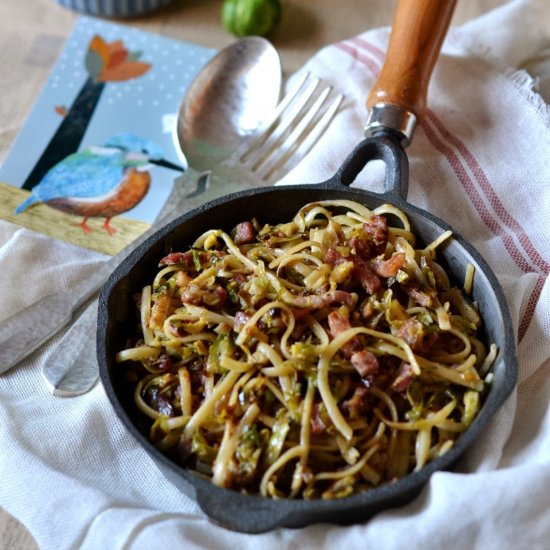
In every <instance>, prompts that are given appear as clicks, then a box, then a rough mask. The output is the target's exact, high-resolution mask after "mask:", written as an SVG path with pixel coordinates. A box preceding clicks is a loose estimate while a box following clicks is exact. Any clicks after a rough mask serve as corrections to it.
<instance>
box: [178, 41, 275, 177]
mask: <svg viewBox="0 0 550 550" xmlns="http://www.w3.org/2000/svg"><path fill="white" fill-rule="evenodd" d="M281 82H282V70H281V61H280V58H279V55H278V53H277V51H276V49H275V48H274V47H273V45H272V44H271V43H270V42H269V41H268V40H266V39H265V38H261V37H258V36H252V37H246V38H243V39H241V40H238V41H237V42H235V43H234V44H232V45H231V46H228V47H227V48H224V49H223V50H222V51H221V52H220V53H218V54H217V55H216V56H215V57H213V58H212V59H211V60H210V61H209V63H208V64H207V65H206V66H205V67H204V68H203V70H202V71H201V73H200V74H199V76H198V77H197V78H196V80H195V81H194V82H193V84H192V85H191V87H190V88H189V89H188V91H187V93H186V95H185V96H184V98H183V101H182V103H181V106H180V109H179V113H178V120H177V128H176V134H177V136H176V137H177V143H178V145H179V148H180V150H181V152H182V153H183V155H184V156H185V159H186V161H187V162H188V164H189V165H190V166H192V167H193V168H194V169H195V170H198V171H203V170H207V169H209V168H212V166H214V165H215V164H217V163H218V162H219V161H221V160H222V159H224V158H227V157H229V156H230V155H231V153H232V152H233V151H234V150H235V149H236V148H237V146H238V145H239V144H240V143H241V142H242V140H243V139H244V138H245V137H246V136H247V135H249V134H251V133H252V132H254V131H255V130H257V129H258V127H260V126H261V124H262V123H263V122H264V121H265V118H266V114H269V113H272V112H273V110H274V109H275V107H276V105H277V102H278V100H279V96H280V91H281Z"/></svg>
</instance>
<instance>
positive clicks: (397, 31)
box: [367, 0, 456, 121]
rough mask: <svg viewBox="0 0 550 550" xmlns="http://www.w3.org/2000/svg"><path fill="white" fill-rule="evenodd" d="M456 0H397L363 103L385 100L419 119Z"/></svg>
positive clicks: (370, 104) (386, 102)
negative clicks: (375, 75) (387, 38)
mask: <svg viewBox="0 0 550 550" xmlns="http://www.w3.org/2000/svg"><path fill="white" fill-rule="evenodd" d="M455 5H456V0H399V1H398V3H397V7H396V11H395V14H394V18H393V24H392V31H391V35H390V42H389V45H388V51H387V53H386V58H385V61H384V66H383V67H382V71H381V72H380V74H379V76H378V79H377V80H376V82H375V84H374V86H373V87H372V89H371V91H370V93H369V95H368V99H367V107H368V108H369V110H371V109H372V108H373V107H374V106H375V105H380V104H389V105H393V106H395V107H398V108H400V109H403V110H406V111H410V112H412V113H413V114H414V116H415V117H416V120H417V121H420V120H421V119H422V117H423V115H424V112H425V110H426V97H427V90H428V84H429V81H430V76H431V74H432V70H433V68H434V65H435V62H436V61H437V58H438V56H439V51H440V50H441V45H442V43H443V39H444V38H445V34H446V33H447V29H448V28H449V25H450V22H451V18H452V15H453V11H454V8H455Z"/></svg>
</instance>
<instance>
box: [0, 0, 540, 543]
mask: <svg viewBox="0 0 550 550" xmlns="http://www.w3.org/2000/svg"><path fill="white" fill-rule="evenodd" d="M549 33H550V11H549V10H547V5H546V2H545V0H514V1H512V2H510V3H508V4H506V5H504V6H503V7H502V8H499V9H498V10H495V11H494V12H491V13H489V14H487V15H485V16H484V17H483V18H481V19H480V20H475V21H473V22H471V23H469V24H467V25H464V26H463V27H460V28H452V29H451V31H450V33H449V35H448V37H447V39H446V42H445V44H444V47H443V52H442V55H441V57H440V59H439V62H438V64H437V65H436V68H435V71H434V75H433V78H432V82H431V85H430V89H429V98H428V100H429V107H430V109H429V112H428V115H427V117H426V120H425V121H424V122H423V124H422V125H421V126H420V127H419V128H418V129H417V131H416V135H415V137H414V141H413V144H412V145H411V147H410V148H409V149H408V156H409V159H410V165H411V166H410V190H409V200H410V201H411V202H412V203H413V204H416V205H418V206H420V207H421V208H424V209H426V210H429V211H431V212H433V213H434V214H435V215H437V216H439V217H441V218H443V219H445V220H447V221H448V222H449V223H451V225H453V226H454V227H456V229H457V230H458V231H459V232H460V233H462V235H463V236H464V237H465V238H466V239H468V240H470V241H471V242H472V243H473V244H474V246H475V247H476V248H477V249H478V250H479V251H480V253H481V254H482V255H483V256H484V257H485V259H486V260H487V261H488V262H489V264H490V265H491V267H492V269H493V270H494V271H495V272H496V274H497V276H498V278H499V280H500V282H501V283H502V286H503V288H504V291H505V294H506V298H507V300H508V305H509V308H510V312H511V315H512V320H513V324H514V327H515V331H516V335H517V340H518V352H519V362H520V372H519V384H518V387H517V389H516V390H515V391H514V393H513V395H512V396H511V398H510V399H509V400H508V402H507V403H506V404H505V406H504V407H503V409H502V410H501V411H500V413H499V414H498V415H497V417H496V418H495V420H494V422H493V423H492V425H491V429H490V431H489V432H488V433H487V436H486V437H485V438H483V439H482V440H481V441H480V442H479V444H478V445H477V446H476V448H475V449H474V450H473V451H472V452H471V453H470V454H469V455H468V456H467V457H466V459H465V460H464V461H462V463H461V464H460V466H459V468H457V470H455V471H453V472H439V473H437V474H435V475H433V476H432V478H431V479H430V481H429V483H428V484H427V485H426V487H425V489H424V490H423V491H422V493H421V494H420V496H419V497H418V498H417V499H415V500H414V501H413V502H411V503H410V504H408V505H406V506H404V507H401V508H398V509H394V510H387V511H384V512H381V513H380V514H378V515H377V516H375V517H374V518H372V519H371V520H370V521H368V522H364V523H359V524H357V525H353V526H347V527H341V526H333V525H313V526H310V527H306V528H303V529H297V530H291V529H278V530H275V531H273V532H270V533H265V534H262V535H245V534H240V533H233V532H230V531H227V530H224V529H222V528H220V527H217V526H215V525H213V524H212V523H211V522H209V520H208V519H207V518H205V517H204V515H203V514H202V513H201V511H200V510H199V509H198V507H197V505H196V504H195V503H194V502H193V501H191V500H189V499H188V498H187V497H186V496H184V495H182V494H181V493H179V492H178V491H177V490H176V489H175V488H174V487H173V486H172V485H171V484H170V483H169V482H168V481H166V480H165V479H164V477H163V476H162V475H161V473H160V472H159V471H158V470H157V468H156V467H155V465H154V464H153V463H152V461H151V460H150V459H149V458H148V456H147V455H146V454H145V452H144V451H143V450H142V449H141V448H140V447H139V446H138V445H137V444H136V443H135V442H134V441H133V439H132V438H131V437H130V435H129V434H128V433H127V432H126V431H125V429H124V428H123V426H122V424H121V423H120V422H119V420H118V419H117V417H116V416H115V414H114V412H113V410H112V408H111V406H110V404H109V403H108V401H107V398H106V396H105V392H104V391H103V388H102V386H101V385H100V384H99V385H97V386H96V387H95V388H94V389H93V390H92V391H91V392H90V393H88V394H86V395H84V396H81V397H78V398H73V399H61V398H54V397H52V396H51V395H50V394H49V392H48V391H47V389H46V387H45V385H44V384H43V383H42V380H41V377H40V369H41V367H42V365H43V364H44V362H45V361H46V360H47V356H48V351H49V350H50V349H51V348H52V346H53V345H55V340H54V341H53V342H51V343H50V344H48V345H46V346H45V347H44V348H42V349H41V350H39V351H38V352H37V353H35V354H33V355H32V356H31V357H30V358H29V359H27V360H26V361H24V362H23V363H21V364H20V365H19V366H17V367H16V368H14V369H12V370H11V371H9V372H7V373H5V374H4V375H2V376H0V444H1V447H2V453H1V454H0V479H1V482H0V505H1V506H3V507H4V508H5V509H6V510H7V511H8V512H10V513H11V514H12V515H14V516H15V517H16V518H18V519H19V520H20V521H22V522H23V523H24V524H25V525H26V526H27V527H28V529H29V530H30V532H31V533H32V535H33V536H34V537H35V539H36V540H37V542H38V545H39V547H40V548H41V549H44V550H49V549H58V548H90V549H97V548H113V549H114V548H132V549H149V548H159V547H168V546H171V547H176V548H180V547H181V548H216V549H224V548H226V549H231V548H234V547H239V548H243V549H244V548H254V549H256V548H262V549H266V550H269V549H274V550H275V549H277V550H278V549H280V548H346V547H358V546H360V547H361V548H381V547H383V548H388V549H392V548H396V549H397V548H402V547H403V545H404V544H406V545H407V547H408V548H411V549H415V548H426V547H430V548H443V547H451V548H456V547H462V548H496V547H500V548H541V547H544V545H545V543H546V541H547V537H548V534H549V532H550V519H549V517H548V509H549V507H550V405H549V403H550V299H549V297H550V286H549V284H548V273H549V271H550V221H549V220H550V162H549V159H550V113H549V108H548V106H547V104H546V103H545V101H544V100H543V98H542V97H541V96H540V95H539V94H538V93H537V91H536V85H537V80H536V79H534V78H532V77H531V76H529V75H528V74H527V73H526V72H525V71H523V70H521V69H520V66H521V65H522V64H523V65H525V66H526V67H529V68H530V69H532V70H536V69H537V68H538V69H540V68H544V66H545V64H544V60H542V58H538V57H537V55H538V54H539V53H540V52H543V51H545V50H544V48H548V46H549V44H550V36H549ZM388 36H389V30H388V29H378V30H374V31H369V32H367V33H364V34H362V35H360V36H357V37H354V38H350V39H349V40H345V41H343V42H341V43H338V44H334V45H331V46H329V47H327V48H324V49H323V50H321V51H320V52H319V53H318V54H317V55H316V56H314V57H313V58H312V59H311V60H310V62H308V63H307V65H306V66H305V67H304V68H303V69H302V70H301V71H300V72H302V71H306V70H309V71H311V72H312V73H313V74H315V75H318V76H320V77H322V78H324V79H326V80H327V81H330V82H332V83H333V84H334V86H335V87H336V88H337V89H338V90H339V91H342V92H345V94H346V102H345V105H344V107H343V109H342V111H341V112H340V113H339V115H338V116H337V118H336V119H335V121H334V123H333V125H332V126H331V128H330V130H329V131H328V133H327V134H325V135H324V136H323V138H322V139H321V140H320V142H319V143H318V144H317V145H316V147H315V148H314V150H313V151H312V152H311V153H310V156H309V157H308V158H306V160H304V161H303V162H302V163H301V164H300V165H299V166H298V167H297V168H296V169H295V170H294V171H293V172H292V173H291V174H289V175H288V176H287V177H286V178H285V182H286V183H300V182H313V181H321V180H323V179H326V178H327V177H329V176H330V175H332V173H333V172H334V171H335V170H336V169H337V167H338V166H339V165H340V163H341V162H342V160H343V159H344V158H345V156H346V155H347V154H348V153H349V152H350V151H351V150H352V148H353V147H354V145H355V144H356V143H358V142H359V140H360V139H361V137H362V126H363V123H364V121H365V118H366V113H365V108H364V103H365V98H366V96H367V94H368V90H369V88H370V86H372V84H373V83H374V80H375V77H376V74H377V73H378V71H379V70H380V67H381V65H382V61H383V57H384V51H385V47H386V45H387V40H388ZM545 78H546V76H545V75H544V74H543V75H541V77H540V79H539V81H540V82H541V83H543V82H545V81H546V80H545ZM375 172H376V170H374V172H373V174H372V175H371V176H372V177H371V176H369V174H368V173H366V174H364V175H362V177H361V178H360V180H359V181H358V182H357V185H359V186H360V187H365V188H369V189H370V188H373V186H374V187H376V185H379V181H378V179H379V178H378V179H377V174H376V173H375ZM102 261H104V258H103V257H100V256H99V255H96V254H93V253H91V252H83V251H82V250H80V249H77V248H75V247H71V246H69V245H67V244H63V243H60V242H57V241H53V240H52V239H48V238H46V237H43V236H40V235H36V234H34V233H32V232H30V231H26V230H22V229H19V228H16V227H15V226H13V225H10V224H8V223H5V222H0V265H1V269H0V285H1V286H0V288H2V289H3V290H2V300H0V319H3V318H6V317H8V316H9V315H10V314H11V313H15V312H16V311H17V310H19V309H21V308H22V307H23V306H24V305H26V304H27V303H30V302H32V301H33V300H36V299H38V298H40V297H41V296H43V295H45V294H49V293H51V292H54V291H59V290H61V289H62V288H63V286H67V287H68V288H69V289H76V288H77V287H78V281H79V280H80V279H81V278H84V277H85V276H86V274H87V273H89V272H90V271H91V270H93V269H94V268H95V267H96V266H97V265H98V264H99V263H100V262H102ZM18 281H25V285H24V286H23V285H20V284H18ZM8 288H9V289H10V292H9V293H8V292H5V291H4V289H8ZM69 291H70V290H69ZM30 330H32V328H30Z"/></svg>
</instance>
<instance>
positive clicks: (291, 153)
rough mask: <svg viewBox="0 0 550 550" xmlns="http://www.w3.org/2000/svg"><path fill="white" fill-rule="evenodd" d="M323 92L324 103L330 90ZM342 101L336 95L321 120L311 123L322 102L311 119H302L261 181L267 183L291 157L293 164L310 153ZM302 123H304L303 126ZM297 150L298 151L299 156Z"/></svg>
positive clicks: (339, 96)
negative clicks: (286, 146)
mask: <svg viewBox="0 0 550 550" xmlns="http://www.w3.org/2000/svg"><path fill="white" fill-rule="evenodd" d="M325 91H327V94H326V95H325V96H324V97H323V98H322V102H324V101H325V99H326V97H328V92H330V91H331V89H329V88H327V89H326V90H325ZM319 99H321V97H319ZM343 100H344V95H343V94H338V95H337V96H336V97H335V98H334V99H333V100H332V103H331V104H330V106H329V107H328V108H327V110H326V111H325V112H324V113H323V115H322V116H321V118H319V119H318V120H317V121H315V122H312V121H313V118H314V116H315V114H317V111H318V110H319V109H320V108H321V106H322V102H321V103H320V104H319V106H318V108H317V109H316V111H315V112H312V114H311V117H309V119H308V120H306V117H304V119H302V121H300V123H299V125H298V126H297V127H296V128H295V130H296V132H293V133H295V136H291V137H292V139H291V138H290V137H289V146H288V149H287V150H286V151H285V152H284V153H283V154H282V155H281V156H280V157H279V158H278V159H276V161H275V162H273V163H272V165H271V166H270V167H268V168H267V170H266V172H265V173H264V175H263V177H262V180H264V181H269V180H270V179H271V178H272V176H273V174H275V173H276V172H278V171H279V170H281V169H282V168H283V167H284V166H285V165H286V163H287V162H288V161H289V160H290V159H291V158H292V157H293V158H294V162H295V164H297V163H298V162H299V161H300V160H301V159H303V158H304V157H305V156H306V155H307V154H308V153H309V151H311V149H312V148H313V146H314V145H315V144H316V143H317V141H318V140H319V138H320V137H321V136H322V135H323V134H324V132H325V130H326V129H327V127H328V126H329V124H330V123H331V121H332V119H333V118H334V116H335V115H336V113H337V112H338V109H339V108H340V105H341V103H342V101H343ZM302 122H304V124H303V125H302ZM298 149H300V151H299V155H298Z"/></svg>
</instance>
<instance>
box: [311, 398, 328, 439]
mask: <svg viewBox="0 0 550 550" xmlns="http://www.w3.org/2000/svg"><path fill="white" fill-rule="evenodd" d="M310 424H311V433H313V434H315V435H319V434H322V433H324V432H326V430H327V426H326V424H325V423H324V422H323V419H322V418H321V405H320V404H319V403H314V404H313V408H312V410H311V419H310Z"/></svg>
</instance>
